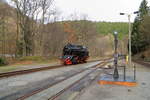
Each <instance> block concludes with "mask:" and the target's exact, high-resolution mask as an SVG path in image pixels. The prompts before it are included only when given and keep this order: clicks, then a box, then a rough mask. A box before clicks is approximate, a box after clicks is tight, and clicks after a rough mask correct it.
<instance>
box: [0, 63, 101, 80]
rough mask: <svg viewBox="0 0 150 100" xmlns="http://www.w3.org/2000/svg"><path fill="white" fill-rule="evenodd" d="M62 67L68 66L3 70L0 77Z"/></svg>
mask: <svg viewBox="0 0 150 100" xmlns="http://www.w3.org/2000/svg"><path fill="white" fill-rule="evenodd" d="M95 61H99V60H92V61H88V62H95ZM62 67H68V66H64V65H56V66H47V67H40V68H33V69H25V70H19V71H12V72H5V73H0V78H4V77H11V76H16V75H22V74H28V73H33V72H38V71H44V70H49V69H56V68H62Z"/></svg>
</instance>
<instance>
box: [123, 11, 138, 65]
mask: <svg viewBox="0 0 150 100" xmlns="http://www.w3.org/2000/svg"><path fill="white" fill-rule="evenodd" d="M137 13H139V11H135V12H134V13H130V14H128V13H120V15H127V16H128V23H129V38H128V39H129V66H130V67H131V65H132V54H131V20H130V19H131V15H132V14H137Z"/></svg>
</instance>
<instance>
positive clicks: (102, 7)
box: [55, 0, 150, 22]
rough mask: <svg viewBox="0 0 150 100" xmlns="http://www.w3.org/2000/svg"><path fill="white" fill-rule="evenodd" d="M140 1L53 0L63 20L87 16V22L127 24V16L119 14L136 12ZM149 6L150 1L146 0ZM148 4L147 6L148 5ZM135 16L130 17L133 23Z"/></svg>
mask: <svg viewBox="0 0 150 100" xmlns="http://www.w3.org/2000/svg"><path fill="white" fill-rule="evenodd" d="M141 1H142V0H55V5H56V7H57V8H58V9H59V10H60V11H61V13H62V15H61V16H63V17H64V18H65V19H71V18H70V17H69V15H71V14H74V15H75V13H76V14H78V15H82V14H87V15H88V19H89V20H93V21H111V22H127V21H128V19H127V16H120V15H119V13H120V12H125V13H132V12H134V11H137V10H138V8H139V6H140V3H141ZM147 1H148V2H149V4H150V0H147ZM149 4H148V5H149ZM134 18H135V15H132V18H131V20H132V21H133V20H134Z"/></svg>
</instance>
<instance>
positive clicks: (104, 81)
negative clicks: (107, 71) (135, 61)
mask: <svg viewBox="0 0 150 100" xmlns="http://www.w3.org/2000/svg"><path fill="white" fill-rule="evenodd" d="M98 84H100V85H123V86H137V82H136V81H135V80H134V79H133V78H132V77H129V76H127V77H126V78H125V79H124V76H123V75H119V78H118V79H114V78H113V75H104V76H102V77H100V79H99V80H98Z"/></svg>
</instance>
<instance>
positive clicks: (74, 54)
mask: <svg viewBox="0 0 150 100" xmlns="http://www.w3.org/2000/svg"><path fill="white" fill-rule="evenodd" d="M88 57H89V51H88V49H87V47H85V46H82V45H73V44H67V45H66V46H64V48H63V54H62V57H61V61H62V63H63V64H64V65H72V64H78V63H85V62H86V60H87V59H88Z"/></svg>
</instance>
